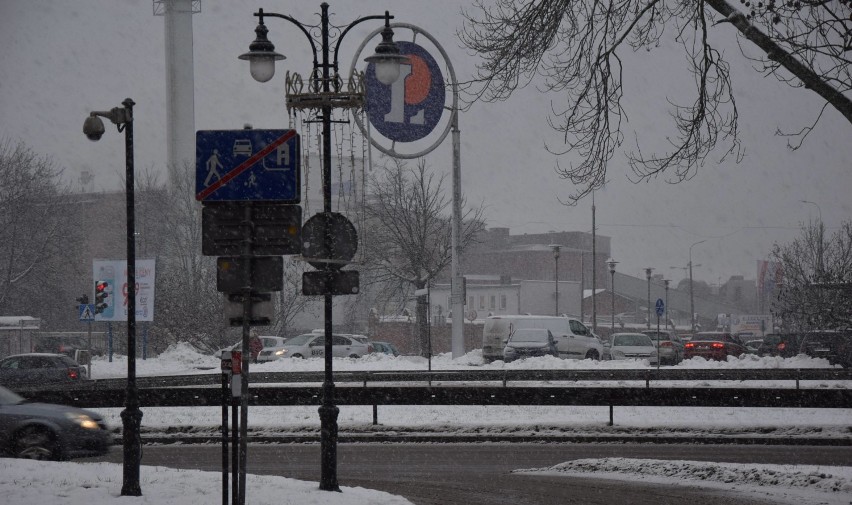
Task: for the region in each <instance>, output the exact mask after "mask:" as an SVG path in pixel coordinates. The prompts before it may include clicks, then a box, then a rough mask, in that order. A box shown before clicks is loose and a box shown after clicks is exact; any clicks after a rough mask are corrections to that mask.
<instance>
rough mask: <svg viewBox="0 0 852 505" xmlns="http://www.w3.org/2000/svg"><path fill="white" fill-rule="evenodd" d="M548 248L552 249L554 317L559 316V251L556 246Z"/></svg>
mask: <svg viewBox="0 0 852 505" xmlns="http://www.w3.org/2000/svg"><path fill="white" fill-rule="evenodd" d="M550 248H551V249H553V261H554V267H555V268H554V270H553V289H554V294H555V295H556V309H555V310H554V315H556V316H558V315H559V249H560V246H559V245H557V244H551V245H550Z"/></svg>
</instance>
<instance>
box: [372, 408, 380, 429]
mask: <svg viewBox="0 0 852 505" xmlns="http://www.w3.org/2000/svg"><path fill="white" fill-rule="evenodd" d="M377 424H379V406H378V405H376V404H375V403H374V404H373V426H375V425H377Z"/></svg>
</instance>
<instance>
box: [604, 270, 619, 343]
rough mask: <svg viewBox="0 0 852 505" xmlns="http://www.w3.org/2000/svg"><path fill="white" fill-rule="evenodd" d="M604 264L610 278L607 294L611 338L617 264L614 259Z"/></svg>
mask: <svg viewBox="0 0 852 505" xmlns="http://www.w3.org/2000/svg"><path fill="white" fill-rule="evenodd" d="M606 264H607V266H609V278H610V280H609V292H610V300H611V306H610V312H611V315H612V322H611V323H610V327H609V334H610V337H611V336H612V334H613V333H615V265H617V264H618V262H617V261H615V260H614V259H612V258H610V259H608V260H606Z"/></svg>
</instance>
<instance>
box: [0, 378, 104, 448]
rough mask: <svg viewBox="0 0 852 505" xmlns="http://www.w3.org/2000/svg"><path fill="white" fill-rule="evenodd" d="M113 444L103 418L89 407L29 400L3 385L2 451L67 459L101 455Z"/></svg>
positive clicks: (0, 392)
mask: <svg viewBox="0 0 852 505" xmlns="http://www.w3.org/2000/svg"><path fill="white" fill-rule="evenodd" d="M111 444H112V435H111V434H110V432H109V430H108V428H107V425H106V423H105V422H104V420H103V418H102V417H101V416H100V415H98V414H96V413H94V412H90V411H88V410H83V409H78V408H75V407H67V406H65V405H54V404H50V403H30V402H28V401H27V400H25V399H23V398H21V397H20V396H18V395H17V394H15V393H13V392H12V391H9V390H8V389H6V388H4V387H2V386H0V453H2V454H4V455H9V456H12V457H17V458H29V459H50V460H64V459H70V458H74V457H84V456H98V455H101V454H104V453H106V452H107V450H109V446H110V445H111Z"/></svg>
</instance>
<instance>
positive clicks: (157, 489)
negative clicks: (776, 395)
mask: <svg viewBox="0 0 852 505" xmlns="http://www.w3.org/2000/svg"><path fill="white" fill-rule="evenodd" d="M322 366H323V361H322V360H321V359H309V360H290V359H287V360H280V361H276V362H272V363H264V364H257V365H255V364H252V365H251V370H253V371H263V372H279V371H281V372H283V371H319V370H322ZM427 366H428V365H427V362H426V360H425V359H421V358H417V357H411V356H403V357H399V358H392V357H389V356H384V355H375V356H368V357H366V358H363V359H359V360H353V359H335V361H334V367H335V370H426V369H427ZM678 366H679V367H682V368H824V367H828V366H829V364H828V363H827V362H826V361H824V360H815V359H811V358H805V357H801V356H800V357H796V358H791V359H778V358H757V357H754V356H746V357H743V358H742V359H731V360H729V361H727V362H721V363H720V362H707V361H705V360H703V359H700V358H696V359H693V360H690V361H688V362H684V363H681V364H680V365H678ZM647 367H648V363H647V362H642V361H616V362H593V361H588V360H584V361H577V360H562V359H546V358H537V359H530V360H522V361H517V362H513V363H510V364H505V363H503V362H499V361H498V362H495V363H491V364H487V365H484V364H483V363H482V359H481V357H480V356H479V354H478V353H477V352H471V353H469V354H467V355H465V356H463V357H461V358H458V359H456V360H453V359H451V357H450V356H449V355H440V356H436V357H435V358H433V360H432V369H433V370H449V369H483V368H485V369H489V368H490V369H502V368H507V369H522V368H528V369H552V368H563V369H594V368H647ZM218 368H219V360H218V359H216V358H214V357H212V356H206V355H203V354H199V353H198V352H196V351H195V350H193V349H192V348H191V347H190V346H187V345H177V346H173V347H172V348H170V349H169V350H167V351H166V352H164V353H163V354H161V355H160V356H158V357H157V358H151V359H147V360H141V359H140V360H138V361H137V374H138V375H139V376H145V375H168V374H175V375H176V374H190V373H208V374H209V373H211V371H214V372H215V370H218ZM126 370H127V362H126V359H125V358H124V357H123V356H114V357H113V361H112V362H109V361H108V360H107V359H106V358H103V359H97V360H95V361H94V362H93V364H92V375H93V377H94V378H107V377H124V376H125V375H126ZM761 382H762V383H763V384H758V385H755V384H752V383H750V384H749V387H760V385H763V386H767V387H774V386H777V385H780V384H777V385H776V384H772V383H771V382H770V381H761ZM784 386H785V387H790V384H789V383H787V384H784ZM849 386H850V384H848V383H846V382H844V381H808V383H805V382H803V383H802V387H820V388H826V387H831V388H848V387H849ZM98 410H99V412H101V413H103V414H104V415H105V417H106V419H107V422H108V423H109V424H110V425H111V426H113V427H119V426H120V425H121V420H120V417H119V413H120V411H121V409H98ZM142 410H143V419H142V426H143V432H144V433H152V432H164V431H166V430H169V429H175V428H179V429H180V430H182V431H184V432H202V433H203V432H208V433H214V432H215V431H216V429H217V427H218V426H219V424H220V420H221V409H220V408H219V407H208V408H198V407H193V408H156V409H152V408H143V409H142ZM248 414H249V423H248V424H249V428H250V429H251V431H252V433H253V434H255V435H256V434H282V433H296V432H306V431H308V432H317V431H318V429H319V418H318V415H317V410H316V408H315V407H286V408H285V407H252V408H249V413H248ZM608 415H609V414H608V409H607V408H606V407H523V408H520V407H512V406H502V407H445V406H428V407H427V406H422V407H410V406H409V407H379V414H378V417H379V423H380V424H379V425H378V426H374V425H373V424H372V408H371V407H360V406H359V407H345V406H344V407H341V409H340V418H339V423H340V429H341V433H347V432H350V433H357V432H359V431H363V432H370V431H372V432H375V431H384V432H387V433H393V432H408V433H411V432H421V431H422V432H430V433H436V432H437V433H457V434H464V433H473V432H476V433H483V432H493V433H502V434H506V433H515V434H533V433H535V434H539V435H542V434H565V433H571V434H573V435H577V434H597V435H601V434H624V433H644V434H667V435H676V436H682V437H684V439H685V440H687V439H689V438H692V437H697V436H755V435H762V436H769V437H787V438H794V437H799V436H806V437H820V438H836V439H844V440H848V439H849V438H850V437H852V409H775V408H752V409H734V408H691V407H682V408H638V407H616V408H615V426H612V427H609V426H607V421H608ZM519 420H520V421H519ZM143 436H144V435H143ZM250 454H251V451H249V457H250ZM517 471H518V472H524V473H547V474H550V475H572V476H577V475H585V476H593V477H595V478H607V479H619V480H628V481H642V482H662V483H666V484H672V485H679V486H704V487H713V488H717V489H723V490H728V491H731V492H735V493H747V494H748V495H750V496H753V497H755V498H764V499H767V500H769V501H773V502H776V503H791V504H793V503H795V504H797V505H805V504H829V505H835V504H837V505H840V504H843V505H849V504H850V503H852V498H850V497H852V467H828V466H805V465H799V466H784V465H762V464H731V463H724V464H717V463H707V462H695V461H656V460H635V459H622V458H603V459H584V460H574V461H567V462H564V463H563V464H561V465H557V466H554V467H551V468H542V469H522V468H519V469H517ZM121 475H122V472H121V466H120V465H111V464H107V463H76V462H71V463H45V462H29V461H20V460H11V459H0V496H4V502H6V503H22V504H28V503H55V504H67V505H78V504H80V505H82V504H94V505H96V504H101V503H103V504H106V503H114V501H115V499H116V497H117V496H118V495H119V494H120V489H121ZM141 477H142V489H143V493H144V495H143V496H142V497H139V498H124V499H123V500H122V503H128V504H131V503H133V504H136V503H138V504H149V503H150V504H154V503H158V504H159V503H170V504H175V505H185V504H195V503H198V504H201V503H204V504H208V503H214V502H218V500H219V497H220V493H221V481H220V480H219V479H220V474H219V473H216V472H213V473H210V472H200V471H188V470H172V469H165V468H159V467H143V468H142V475H141ZM248 479H249V486H250V489H252V490H257V491H253V492H252V494H251V497H250V502H251V503H253V504H266V503H270V504H271V503H276V504H308V505H310V504H318V503H329V504H346V505H350V504H351V505H360V504H368V503H369V504H376V505H386V504H387V505H389V504H394V505H396V504H406V503H409V502H408V501H407V500H405V499H402V498H400V497H396V496H391V495H388V494H387V493H382V492H378V491H372V490H365V489H360V488H344V489H343V493H340V494H338V493H327V492H323V491H319V490H318V485H317V483H306V482H302V481H296V480H292V479H286V478H282V477H269V476H249V477H248ZM261 481H262V482H261Z"/></svg>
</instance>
